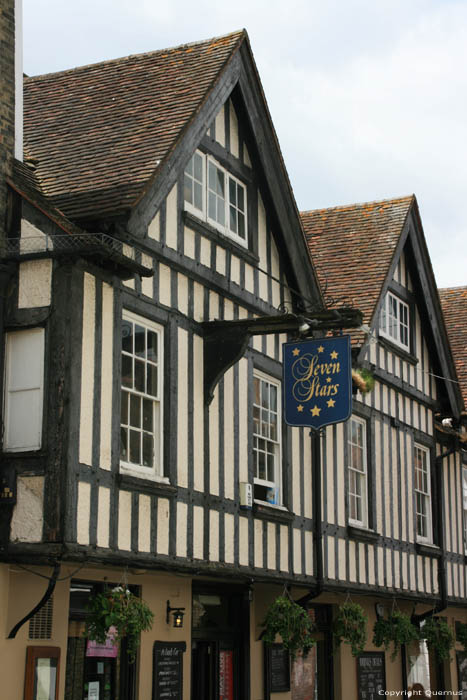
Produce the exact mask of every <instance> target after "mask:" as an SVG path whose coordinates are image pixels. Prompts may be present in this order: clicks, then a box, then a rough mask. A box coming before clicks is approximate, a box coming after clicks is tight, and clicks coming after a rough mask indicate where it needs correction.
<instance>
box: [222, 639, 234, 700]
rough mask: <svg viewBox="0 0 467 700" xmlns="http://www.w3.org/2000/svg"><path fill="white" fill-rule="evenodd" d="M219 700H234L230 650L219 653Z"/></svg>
mask: <svg viewBox="0 0 467 700" xmlns="http://www.w3.org/2000/svg"><path fill="white" fill-rule="evenodd" d="M219 700H234V694H233V651H232V649H221V650H220V652H219Z"/></svg>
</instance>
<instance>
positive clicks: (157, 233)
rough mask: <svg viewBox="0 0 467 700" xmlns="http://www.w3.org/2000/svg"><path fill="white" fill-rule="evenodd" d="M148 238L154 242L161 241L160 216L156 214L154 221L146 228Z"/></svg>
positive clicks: (158, 213)
mask: <svg viewBox="0 0 467 700" xmlns="http://www.w3.org/2000/svg"><path fill="white" fill-rule="evenodd" d="M148 237H149V238H153V239H154V240H155V241H160V239H161V215H160V212H157V214H156V216H155V217H154V219H153V220H152V221H151V223H150V224H149V226H148Z"/></svg>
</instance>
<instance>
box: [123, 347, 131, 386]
mask: <svg viewBox="0 0 467 700" xmlns="http://www.w3.org/2000/svg"><path fill="white" fill-rule="evenodd" d="M122 384H123V386H127V387H129V388H130V389H132V388H133V359H132V358H131V357H129V356H128V355H122Z"/></svg>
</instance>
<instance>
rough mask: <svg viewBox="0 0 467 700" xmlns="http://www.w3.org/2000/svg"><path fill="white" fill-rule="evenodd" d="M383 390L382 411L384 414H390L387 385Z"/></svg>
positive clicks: (383, 386)
mask: <svg viewBox="0 0 467 700" xmlns="http://www.w3.org/2000/svg"><path fill="white" fill-rule="evenodd" d="M381 388H382V390H383V406H382V411H383V413H386V414H388V413H389V404H388V388H387V386H386V385H385V384H383V385H382V387H381Z"/></svg>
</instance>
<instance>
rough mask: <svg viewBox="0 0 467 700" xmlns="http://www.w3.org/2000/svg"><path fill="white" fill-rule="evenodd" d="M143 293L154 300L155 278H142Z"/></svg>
mask: <svg viewBox="0 0 467 700" xmlns="http://www.w3.org/2000/svg"><path fill="white" fill-rule="evenodd" d="M141 292H142V294H144V296H145V297H149V298H150V299H152V298H153V297H154V278H153V277H141Z"/></svg>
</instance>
